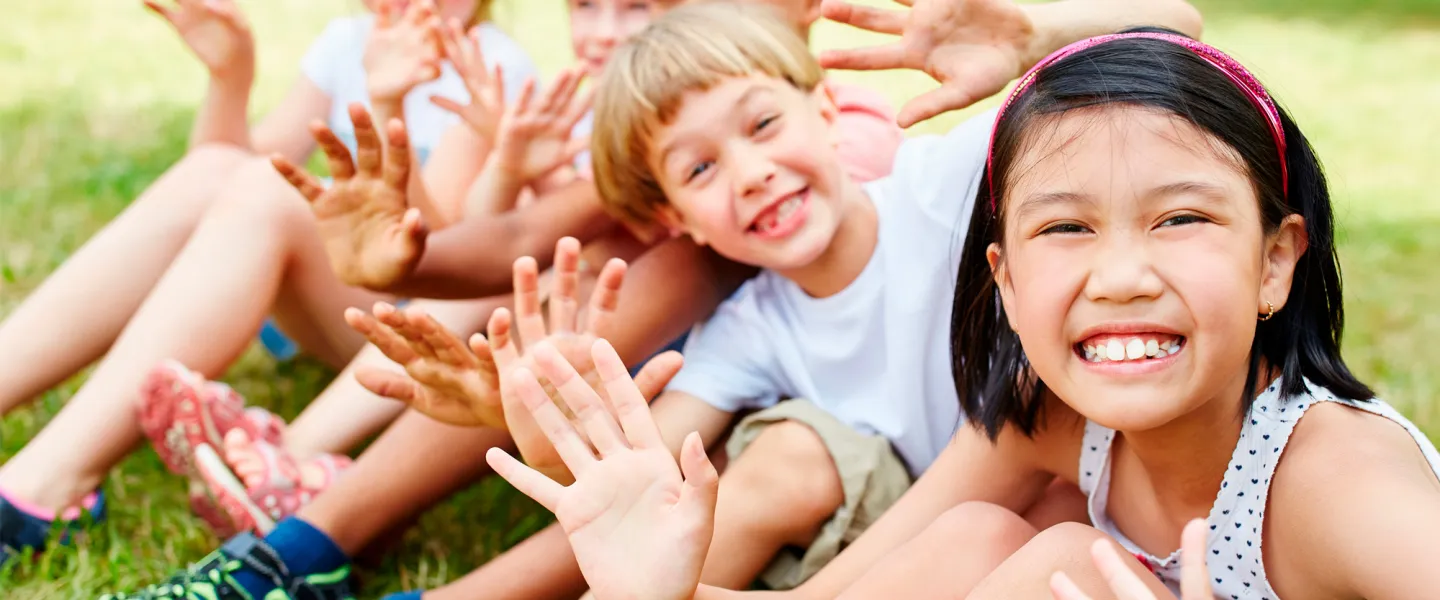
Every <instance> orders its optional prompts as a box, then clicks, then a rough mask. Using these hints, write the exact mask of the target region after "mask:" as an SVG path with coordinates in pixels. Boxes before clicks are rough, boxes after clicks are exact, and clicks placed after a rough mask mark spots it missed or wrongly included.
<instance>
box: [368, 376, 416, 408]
mask: <svg viewBox="0 0 1440 600" xmlns="http://www.w3.org/2000/svg"><path fill="white" fill-rule="evenodd" d="M355 381H356V382H357V383H359V384H360V387H363V388H365V389H367V390H369V391H370V393H372V394H375V395H377V396H383V397H385V398H390V399H391V400H399V401H401V402H404V403H406V404H409V403H411V402H414V401H416V400H417V399H418V398H419V397H420V386H419V384H417V383H415V380H413V379H410V378H409V377H407V376H405V375H403V374H400V373H396V372H394V371H387V370H385V369H380V368H376V367H360V368H358V369H356V370H355Z"/></svg>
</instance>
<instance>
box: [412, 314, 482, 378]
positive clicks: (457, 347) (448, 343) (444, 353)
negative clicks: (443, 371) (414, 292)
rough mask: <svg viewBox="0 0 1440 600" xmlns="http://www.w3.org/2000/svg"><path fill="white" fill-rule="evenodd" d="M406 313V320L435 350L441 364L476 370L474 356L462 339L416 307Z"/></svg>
mask: <svg viewBox="0 0 1440 600" xmlns="http://www.w3.org/2000/svg"><path fill="white" fill-rule="evenodd" d="M405 313H406V314H405V318H406V320H408V321H409V322H410V326H411V327H413V328H415V330H416V331H418V332H419V333H420V335H421V337H423V338H424V339H425V343H426V344H427V345H429V346H430V347H431V348H432V349H434V351H435V358H438V359H440V362H443V363H445V364H447V365H451V366H455V367H460V368H462V369H473V368H475V359H474V356H473V355H471V354H470V352H469V349H468V348H466V347H465V344H464V342H461V341H460V338H458V337H455V334H454V333H451V332H450V330H449V329H446V328H445V326H444V325H441V324H440V323H439V322H437V321H436V320H435V318H434V317H431V316H430V315H428V314H426V313H425V311H422V310H420V309H419V308H416V307H410V308H407V309H406V310H405Z"/></svg>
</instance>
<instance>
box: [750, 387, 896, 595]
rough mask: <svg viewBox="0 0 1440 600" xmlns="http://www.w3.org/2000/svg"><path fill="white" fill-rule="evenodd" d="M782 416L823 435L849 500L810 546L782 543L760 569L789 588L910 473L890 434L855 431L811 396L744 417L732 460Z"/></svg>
mask: <svg viewBox="0 0 1440 600" xmlns="http://www.w3.org/2000/svg"><path fill="white" fill-rule="evenodd" d="M781 421H794V422H796V423H800V424H803V425H806V426H808V427H809V428H810V429H812V430H814V431H815V433H816V434H818V435H819V436H820V439H821V441H823V442H824V443H825V448H826V449H828V450H829V451H830V458H832V459H833V460H834V461H835V466H836V468H837V469H838V470H839V474H840V484H841V488H842V489H843V490H844V492H845V504H844V505H843V506H841V507H840V509H839V510H837V511H835V515H834V516H833V517H831V518H830V520H829V521H827V522H826V523H825V525H824V526H823V527H821V529H820V533H819V534H818V535H816V536H815V541H814V542H812V543H811V544H810V547H809V548H805V549H803V550H799V551H797V550H794V549H782V550H781V551H780V553H779V554H777V555H776V556H775V560H774V561H772V562H771V563H770V565H769V566H767V567H766V568H765V571H764V572H763V573H761V574H760V582H761V583H763V584H765V585H766V586H768V587H769V588H770V589H775V590H788V589H791V588H794V587H796V586H798V585H800V584H801V583H804V582H805V580H806V579H809V578H810V577H811V576H812V575H814V574H815V573H817V572H818V571H820V568H821V567H824V566H825V565H826V564H827V563H829V562H830V561H831V560H832V559H834V558H835V555H837V554H839V553H840V551H841V550H842V549H844V548H845V546H846V545H848V544H850V543H851V542H853V541H855V538H858V537H860V534H861V533H863V532H864V531H865V529H866V528H867V527H869V526H870V524H871V523H874V522H875V520H876V519H878V518H880V513H883V512H885V510H886V509H888V508H890V505H892V504H894V503H895V501H896V500H899V499H900V495H901V494H904V493H905V490H907V489H909V488H910V473H909V471H907V470H905V465H904V464H903V463H901V462H900V459H899V457H897V456H895V451H894V450H892V449H891V448H890V442H889V440H886V439H885V438H884V437H881V436H878V435H864V434H862V433H860V432H858V431H855V430H854V429H851V428H850V426H849V425H846V424H844V423H842V422H840V420H839V419H836V418H835V417H834V416H832V415H830V413H827V412H825V411H823V410H821V409H820V407H818V406H815V405H814V404H813V403H811V402H810V401H808V400H785V401H783V402H781V403H779V404H776V405H775V406H772V407H770V408H767V409H765V410H761V411H758V412H755V413H752V414H750V415H748V416H746V417H745V418H743V419H741V420H740V422H739V423H738V424H736V425H735V429H734V430H733V431H732V432H731V434H730V440H729V441H728V442H727V443H726V444H725V453H726V454H727V455H728V457H729V458H730V460H734V459H735V457H737V456H739V455H740V453H742V452H744V451H745V448H746V446H749V445H750V443H751V442H754V441H755V438H757V437H759V435H760V432H761V431H763V430H764V429H765V427H767V426H769V425H771V424H773V423H778V422H781Z"/></svg>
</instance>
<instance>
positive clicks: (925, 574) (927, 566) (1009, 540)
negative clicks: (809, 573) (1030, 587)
mask: <svg viewBox="0 0 1440 600" xmlns="http://www.w3.org/2000/svg"><path fill="white" fill-rule="evenodd" d="M1036 533H1037V532H1036V530H1035V528H1034V527H1031V526H1030V524H1029V523H1028V522H1026V521H1025V519H1022V518H1021V517H1020V516H1019V515H1017V514H1015V513H1013V512H1011V511H1009V510H1006V509H1005V508H1002V507H1000V506H996V505H994V504H988V503H984V502H967V503H965V504H961V505H960V506H957V507H955V508H952V509H950V510H947V511H945V512H944V513H941V515H940V516H939V517H938V518H936V519H935V521H934V522H933V523H931V524H930V525H929V526H927V527H926V528H925V530H924V531H922V532H921V533H920V535H919V536H916V537H915V538H914V539H912V540H910V541H909V542H907V543H906V544H905V545H904V546H901V547H900V548H898V549H896V550H895V551H894V552H892V553H890V554H889V555H888V556H886V557H885V558H884V559H882V560H881V561H880V562H878V563H876V564H875V566H873V567H871V568H870V570H869V571H866V572H865V575H864V576H862V577H861V578H860V579H859V580H857V581H856V582H855V584H854V585H852V586H850V588H849V589H847V590H845V594H844V595H843V596H842V597H844V598H964V597H965V595H966V593H968V591H969V590H970V589H971V588H974V587H975V585H976V584H978V583H980V581H981V580H982V579H984V578H985V576H986V575H989V574H990V572H991V571H994V570H995V568H996V567H998V566H1000V564H1001V563H1003V562H1005V559H1007V558H1009V557H1010V555H1011V554H1014V553H1015V551H1017V550H1019V549H1020V548H1021V547H1022V546H1024V545H1025V544H1026V543H1027V542H1029V541H1030V539H1031V538H1033V537H1035V534H1036ZM1016 597H1020V596H1016Z"/></svg>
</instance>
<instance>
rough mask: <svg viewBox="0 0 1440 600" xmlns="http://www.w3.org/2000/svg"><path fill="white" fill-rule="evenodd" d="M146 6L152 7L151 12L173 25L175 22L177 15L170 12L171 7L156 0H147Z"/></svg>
mask: <svg viewBox="0 0 1440 600" xmlns="http://www.w3.org/2000/svg"><path fill="white" fill-rule="evenodd" d="M145 8H148V9H150V12H153V13H155V14H157V15H160V18H162V19H165V21H166V22H168V23H170V24H171V25H174V24H175V15H174V13H172V12H170V7H168V6H165V5H163V4H160V3H159V2H155V1H154V0H145Z"/></svg>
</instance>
